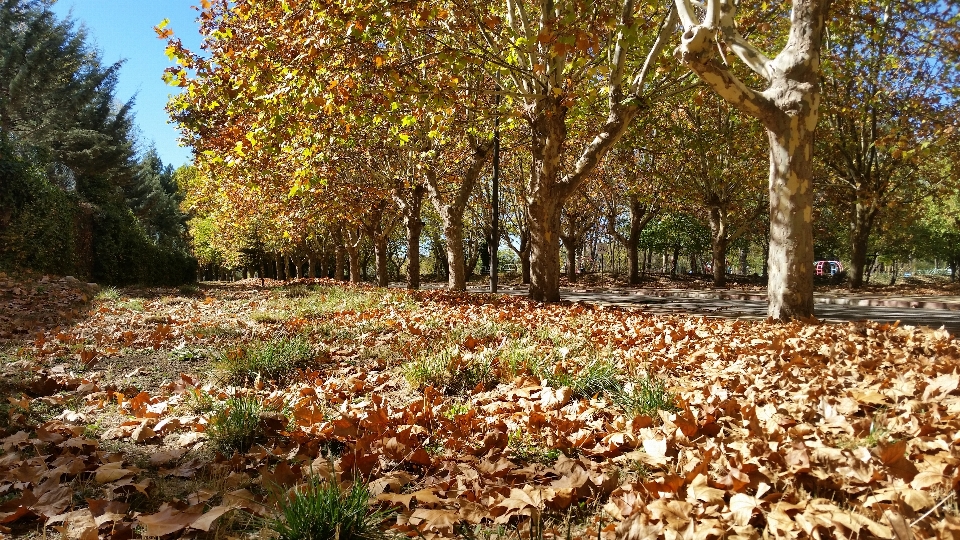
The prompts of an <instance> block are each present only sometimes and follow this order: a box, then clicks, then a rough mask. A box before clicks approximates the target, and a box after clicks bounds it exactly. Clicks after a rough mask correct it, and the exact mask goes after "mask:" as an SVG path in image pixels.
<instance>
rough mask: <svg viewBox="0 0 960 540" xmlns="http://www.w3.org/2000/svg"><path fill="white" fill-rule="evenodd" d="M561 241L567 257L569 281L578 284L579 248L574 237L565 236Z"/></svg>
mask: <svg viewBox="0 0 960 540" xmlns="http://www.w3.org/2000/svg"><path fill="white" fill-rule="evenodd" d="M560 241H561V242H563V248H564V251H565V252H566V255H567V280H568V281H569V282H570V283H576V281H577V248H576V245H575V244H574V241H573V237H571V236H568V235H563V236H561V237H560Z"/></svg>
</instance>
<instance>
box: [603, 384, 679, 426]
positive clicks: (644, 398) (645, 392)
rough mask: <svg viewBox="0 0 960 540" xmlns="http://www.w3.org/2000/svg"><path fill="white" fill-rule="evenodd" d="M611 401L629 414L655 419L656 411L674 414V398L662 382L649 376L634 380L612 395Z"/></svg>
mask: <svg viewBox="0 0 960 540" xmlns="http://www.w3.org/2000/svg"><path fill="white" fill-rule="evenodd" d="M613 401H614V403H616V404H617V405H619V406H620V407H621V408H623V410H624V411H625V412H627V413H630V414H634V415H636V414H643V415H646V416H652V417H654V418H656V417H657V413H658V411H666V412H676V411H678V410H680V409H679V407H677V403H676V396H674V395H673V394H672V393H670V392H669V391H668V390H667V387H666V385H665V384H664V382H663V381H661V380H660V379H657V378H653V377H650V376H647V377H644V378H642V379H636V380H634V381H632V382H631V383H630V384H628V385H626V387H625V388H624V389H623V390H622V391H620V392H617V393H615V394H613Z"/></svg>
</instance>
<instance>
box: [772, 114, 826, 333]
mask: <svg viewBox="0 0 960 540" xmlns="http://www.w3.org/2000/svg"><path fill="white" fill-rule="evenodd" d="M818 100H819V96H818V97H817V100H816V101H818ZM808 113H809V114H807V115H802V116H804V118H803V119H799V118H796V117H794V118H792V119H790V118H789V117H788V118H784V119H783V125H782V126H781V127H782V129H780V130H777V131H773V130H769V129H768V131H767V134H768V136H769V140H770V257H769V260H768V262H767V265H768V273H769V276H770V277H769V279H768V281H767V299H768V302H769V305H768V307H767V314H768V315H769V316H770V317H773V318H774V319H777V320H788V319H791V318H798V317H810V316H812V315H813V181H812V179H813V161H812V157H813V127H814V126H816V120H817V114H816V107H813V109H812V110H808ZM807 128H809V129H807Z"/></svg>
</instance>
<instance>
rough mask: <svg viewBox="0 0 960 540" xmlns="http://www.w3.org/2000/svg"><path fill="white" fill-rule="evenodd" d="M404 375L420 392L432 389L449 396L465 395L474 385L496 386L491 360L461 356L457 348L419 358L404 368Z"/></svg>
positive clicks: (482, 357) (483, 357) (479, 356)
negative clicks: (428, 388)
mask: <svg viewBox="0 0 960 540" xmlns="http://www.w3.org/2000/svg"><path fill="white" fill-rule="evenodd" d="M403 374H404V376H405V377H406V379H407V381H408V382H409V383H410V385H411V386H413V387H414V388H416V389H418V390H420V389H423V388H426V387H428V386H432V387H434V388H436V389H437V390H441V391H443V392H445V393H447V394H450V395H456V394H464V393H467V392H469V391H470V390H472V389H474V388H475V387H476V386H477V385H481V386H483V387H489V386H491V385H493V384H495V383H496V378H495V377H494V373H493V366H492V364H491V362H490V359H489V358H488V357H485V356H481V355H476V356H474V355H470V356H467V355H464V354H463V353H462V352H461V351H459V350H458V349H456V348H451V349H444V350H442V351H440V352H439V353H437V354H430V355H425V356H422V357H420V358H419V359H417V360H414V361H413V362H410V363H408V364H407V365H406V366H404V373H403Z"/></svg>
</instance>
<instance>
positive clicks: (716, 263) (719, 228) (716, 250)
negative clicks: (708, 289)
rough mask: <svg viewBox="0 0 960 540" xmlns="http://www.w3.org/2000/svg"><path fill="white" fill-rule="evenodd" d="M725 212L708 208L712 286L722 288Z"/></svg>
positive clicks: (725, 228)
mask: <svg viewBox="0 0 960 540" xmlns="http://www.w3.org/2000/svg"><path fill="white" fill-rule="evenodd" d="M726 214H727V213H726V211H725V210H724V209H723V208H721V207H719V206H713V207H711V208H710V232H711V235H710V236H711V241H712V246H711V247H712V252H713V286H714V287H723V286H725V285H726V284H727V244H728V242H729V238H728V237H729V235H728V232H727V220H726Z"/></svg>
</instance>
